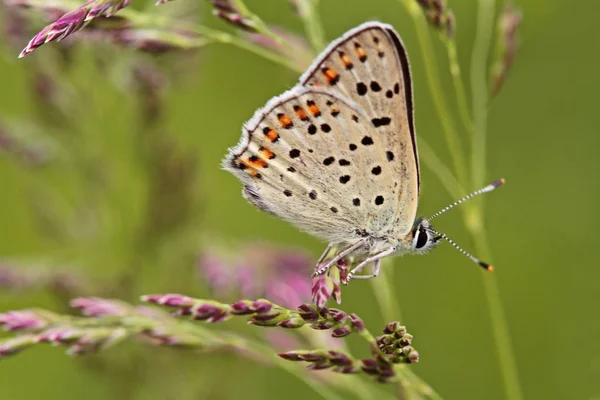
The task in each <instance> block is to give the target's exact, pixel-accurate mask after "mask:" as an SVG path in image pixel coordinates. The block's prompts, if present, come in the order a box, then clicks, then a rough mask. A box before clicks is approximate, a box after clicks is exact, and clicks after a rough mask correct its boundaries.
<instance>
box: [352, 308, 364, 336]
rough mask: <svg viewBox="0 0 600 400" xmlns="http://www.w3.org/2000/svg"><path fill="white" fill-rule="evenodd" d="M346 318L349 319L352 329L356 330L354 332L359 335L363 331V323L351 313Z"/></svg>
mask: <svg viewBox="0 0 600 400" xmlns="http://www.w3.org/2000/svg"><path fill="white" fill-rule="evenodd" d="M348 317H349V318H350V322H351V323H352V327H353V328H354V329H356V332H358V333H361V332H362V331H364V330H365V323H364V322H363V321H362V319H360V318H359V317H358V315H356V314H354V313H352V314H350V315H349V316H348Z"/></svg>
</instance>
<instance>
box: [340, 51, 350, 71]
mask: <svg viewBox="0 0 600 400" xmlns="http://www.w3.org/2000/svg"><path fill="white" fill-rule="evenodd" d="M340 59H341V60H342V63H343V64H344V67H345V68H346V69H352V67H353V65H352V61H351V60H350V57H348V54H346V53H344V52H340Z"/></svg>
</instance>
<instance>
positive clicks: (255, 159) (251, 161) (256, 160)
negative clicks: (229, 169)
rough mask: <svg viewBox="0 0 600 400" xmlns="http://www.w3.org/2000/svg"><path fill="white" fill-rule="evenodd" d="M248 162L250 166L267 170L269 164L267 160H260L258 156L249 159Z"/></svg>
mask: <svg viewBox="0 0 600 400" xmlns="http://www.w3.org/2000/svg"><path fill="white" fill-rule="evenodd" d="M246 162H247V163H248V164H250V165H251V166H253V167H257V168H266V167H267V162H266V161H265V160H263V159H262V158H258V157H257V156H250V157H248V159H247V160H246Z"/></svg>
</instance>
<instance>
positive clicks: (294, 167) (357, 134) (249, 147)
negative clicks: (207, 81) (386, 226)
mask: <svg viewBox="0 0 600 400" xmlns="http://www.w3.org/2000/svg"><path fill="white" fill-rule="evenodd" d="M375 135H380V134H379V133H378V132H376V131H375V130H374V129H373V126H372V124H371V121H370V119H369V117H368V116H367V115H366V114H365V113H364V111H363V110H362V108H361V107H359V106H357V105H356V104H354V103H352V102H351V101H349V100H348V99H346V98H343V97H340V96H339V94H337V93H335V92H333V91H331V90H328V89H326V88H318V87H302V86H296V87H295V88H293V89H292V90H290V91H288V92H286V93H284V94H283V95H281V96H278V97H276V98H274V99H272V100H271V101H270V102H269V103H268V104H267V105H266V106H265V107H264V108H263V109H260V110H258V111H257V112H256V113H255V115H254V117H253V118H252V119H251V120H250V121H248V123H247V124H246V125H245V126H244V128H243V132H242V139H241V141H240V143H239V144H238V145H237V146H236V147H234V148H232V149H230V153H229V155H228V156H227V157H226V158H225V160H224V164H223V165H224V168H225V169H227V170H229V171H231V172H232V173H233V174H234V175H236V176H237V177H238V178H239V179H240V180H241V181H242V182H243V183H244V184H245V188H244V192H243V193H244V197H245V198H247V199H248V200H249V201H250V202H251V203H252V204H254V205H255V206H256V207H258V208H259V209H261V210H263V211H266V212H269V213H271V214H274V215H276V216H278V217H280V218H282V219H284V220H287V221H289V222H291V223H293V224H294V225H296V226H298V227H299V228H301V229H303V230H305V231H308V232H310V233H312V234H314V235H316V236H318V237H321V238H323V239H325V240H327V241H328V242H334V243H352V242H355V241H358V240H360V239H361V238H363V237H364V236H366V235H367V232H368V230H369V228H370V227H371V226H372V223H371V222H370V221H372V220H373V219H376V218H380V219H382V218H383V219H385V220H392V219H393V218H394V215H395V212H396V207H395V203H394V195H393V194H392V193H393V191H394V190H395V191H396V196H397V190H398V189H397V188H396V189H390V193H389V194H386V192H385V190H383V189H381V187H382V186H384V185H386V184H387V183H386V182H385V180H386V179H392V177H391V173H390V171H391V169H390V168H388V165H387V164H389V165H392V164H393V161H388V159H386V158H385V151H386V148H385V147H384V146H383V141H382V140H381V137H379V136H375ZM382 154H383V160H382V159H381V155H382ZM398 157H400V154H398ZM395 160H396V161H397V159H395ZM384 163H385V164H386V165H384ZM367 171H368V172H367ZM371 171H374V172H373V173H372V172H371ZM385 171H388V172H387V173H384V172H385ZM382 193H383V194H382ZM383 195H385V196H387V197H388V198H387V199H385V198H383V200H381V201H380V200H378V197H382V196H383Z"/></svg>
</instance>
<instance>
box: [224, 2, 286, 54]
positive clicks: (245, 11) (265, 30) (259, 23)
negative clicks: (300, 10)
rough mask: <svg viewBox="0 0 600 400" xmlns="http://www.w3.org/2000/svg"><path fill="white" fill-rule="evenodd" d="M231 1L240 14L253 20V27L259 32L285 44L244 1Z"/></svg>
mask: <svg viewBox="0 0 600 400" xmlns="http://www.w3.org/2000/svg"><path fill="white" fill-rule="evenodd" d="M231 2H232V3H233V5H234V7H235V8H237V10H238V12H239V13H240V14H241V15H242V16H244V17H245V18H248V19H250V20H252V22H254V24H255V28H256V30H257V31H258V32H259V33H261V34H263V35H265V36H268V37H270V38H271V39H273V40H275V41H276V42H277V43H279V44H280V45H284V44H285V42H284V40H283V39H282V38H281V37H279V36H278V35H277V34H275V33H273V31H272V30H271V28H269V25H267V24H266V23H265V22H264V21H263V20H262V18H260V17H259V16H258V15H256V14H254V13H253V12H252V11H250V9H249V8H248V6H246V4H245V3H244V1H243V0H231Z"/></svg>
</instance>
